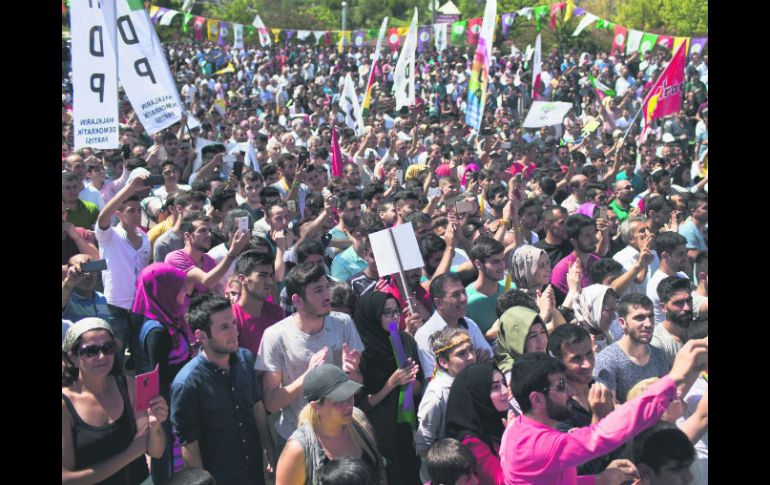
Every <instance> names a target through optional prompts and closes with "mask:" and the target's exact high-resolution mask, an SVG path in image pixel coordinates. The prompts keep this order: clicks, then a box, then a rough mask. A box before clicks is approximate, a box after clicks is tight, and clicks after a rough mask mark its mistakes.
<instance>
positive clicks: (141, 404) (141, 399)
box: [134, 365, 160, 412]
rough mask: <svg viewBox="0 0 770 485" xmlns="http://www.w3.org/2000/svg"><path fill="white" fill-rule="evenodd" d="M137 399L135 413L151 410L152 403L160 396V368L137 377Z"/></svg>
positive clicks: (156, 367)
mask: <svg viewBox="0 0 770 485" xmlns="http://www.w3.org/2000/svg"><path fill="white" fill-rule="evenodd" d="M135 384H136V399H135V401H134V411H136V412H144V411H147V410H148V409H149V408H150V401H151V400H152V399H153V398H154V397H155V396H157V395H159V394H160V383H159V381H158V366H157V365H156V366H155V369H154V370H152V371H150V372H148V373H146V374H139V375H138V376H136V382H135Z"/></svg>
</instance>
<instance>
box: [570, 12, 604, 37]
mask: <svg viewBox="0 0 770 485" xmlns="http://www.w3.org/2000/svg"><path fill="white" fill-rule="evenodd" d="M598 18H599V17H597V16H596V15H594V14H592V13H588V12H586V14H585V15H584V16H583V19H582V20H581V21H580V23H579V24H578V26H577V29H575V31H574V32H573V33H572V37H577V36H578V35H580V33H581V32H583V31H584V30H585V28H586V27H588V26H589V25H591V24H592V23H594V22H596V19H598Z"/></svg>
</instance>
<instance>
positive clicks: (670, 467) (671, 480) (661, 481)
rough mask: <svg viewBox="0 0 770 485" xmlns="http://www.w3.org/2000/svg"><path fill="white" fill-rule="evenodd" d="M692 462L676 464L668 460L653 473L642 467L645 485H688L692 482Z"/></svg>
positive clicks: (648, 468)
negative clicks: (646, 484)
mask: <svg viewBox="0 0 770 485" xmlns="http://www.w3.org/2000/svg"><path fill="white" fill-rule="evenodd" d="M691 466H692V461H687V462H677V461H674V460H668V461H667V462H666V464H665V465H663V466H661V467H660V470H658V471H657V472H655V471H654V470H652V469H651V468H650V467H648V466H644V465H643V466H642V469H643V470H644V471H642V470H640V473H642V477H643V478H645V479H646V481H645V483H649V484H650V485H689V484H691V483H692V482H693V475H692V472H691V471H690V467H691Z"/></svg>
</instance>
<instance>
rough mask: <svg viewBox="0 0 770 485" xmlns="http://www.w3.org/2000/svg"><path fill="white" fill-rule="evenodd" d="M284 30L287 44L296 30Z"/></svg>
mask: <svg viewBox="0 0 770 485" xmlns="http://www.w3.org/2000/svg"><path fill="white" fill-rule="evenodd" d="M284 32H286V43H287V44H288V43H289V39H291V38H292V37H294V34H296V33H297V31H296V30H284Z"/></svg>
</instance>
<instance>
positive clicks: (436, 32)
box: [433, 24, 447, 52]
mask: <svg viewBox="0 0 770 485" xmlns="http://www.w3.org/2000/svg"><path fill="white" fill-rule="evenodd" d="M446 26H447V24H433V42H434V45H435V46H436V51H437V52H441V51H443V50H446Z"/></svg>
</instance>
